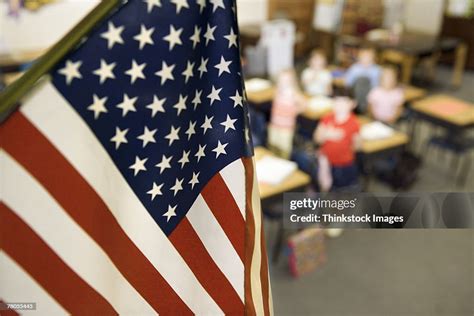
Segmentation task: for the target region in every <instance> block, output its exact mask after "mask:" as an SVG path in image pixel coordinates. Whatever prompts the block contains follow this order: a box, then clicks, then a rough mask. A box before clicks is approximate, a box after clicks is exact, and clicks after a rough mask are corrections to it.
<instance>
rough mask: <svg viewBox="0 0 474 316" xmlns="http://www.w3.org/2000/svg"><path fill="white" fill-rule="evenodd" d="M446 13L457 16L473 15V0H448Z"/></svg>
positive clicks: (467, 16)
mask: <svg viewBox="0 0 474 316" xmlns="http://www.w3.org/2000/svg"><path fill="white" fill-rule="evenodd" d="M446 15H448V16H451V17H459V18H472V17H474V0H448V5H447V6H446Z"/></svg>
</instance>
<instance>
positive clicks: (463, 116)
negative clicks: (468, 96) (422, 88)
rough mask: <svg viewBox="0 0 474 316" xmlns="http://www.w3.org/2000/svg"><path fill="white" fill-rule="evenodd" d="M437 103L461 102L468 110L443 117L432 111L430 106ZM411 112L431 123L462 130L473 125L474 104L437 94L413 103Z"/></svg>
mask: <svg viewBox="0 0 474 316" xmlns="http://www.w3.org/2000/svg"><path fill="white" fill-rule="evenodd" d="M439 102H446V103H449V102H461V103H464V104H466V105H468V106H469V109H467V110H466V111H462V112H459V113H455V114H452V115H445V114H443V113H439V112H437V111H434V110H433V108H432V106H433V105H434V104H438V103H439ZM412 110H413V111H415V112H416V113H417V114H418V116H422V117H423V118H426V119H428V120H430V118H431V121H432V122H433V123H437V122H441V123H445V124H442V125H446V124H449V125H452V126H453V127H458V128H464V127H469V126H472V125H474V103H469V102H466V101H463V100H460V99H457V98H454V97H451V96H448V95H444V94H438V95H433V96H430V97H427V98H424V99H421V100H419V101H416V102H414V103H413V106H412Z"/></svg>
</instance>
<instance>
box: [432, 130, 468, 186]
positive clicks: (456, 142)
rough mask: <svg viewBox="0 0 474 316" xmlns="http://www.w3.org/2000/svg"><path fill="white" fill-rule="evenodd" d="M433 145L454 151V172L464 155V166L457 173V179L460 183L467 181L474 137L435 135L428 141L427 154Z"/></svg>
mask: <svg viewBox="0 0 474 316" xmlns="http://www.w3.org/2000/svg"><path fill="white" fill-rule="evenodd" d="M431 147H438V148H439V149H442V150H445V151H450V152H452V153H453V160H452V165H451V166H452V167H453V168H454V174H455V175H456V172H457V170H458V165H459V159H460V157H461V156H464V166H463V168H461V170H460V173H459V174H458V175H457V181H458V184H459V185H464V184H465V183H466V179H467V175H468V174H469V169H470V167H471V157H470V156H469V152H470V151H471V150H472V149H474V139H470V138H465V137H453V136H452V135H450V134H447V135H442V136H433V137H431V139H430V140H429V141H428V143H427V148H426V151H425V154H426V155H427V154H428V151H429V149H430V148H431Z"/></svg>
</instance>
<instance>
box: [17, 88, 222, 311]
mask: <svg viewBox="0 0 474 316" xmlns="http://www.w3.org/2000/svg"><path fill="white" fill-rule="evenodd" d="M21 112H22V113H23V114H24V115H25V116H26V117H27V118H28V120H29V121H30V122H32V123H33V124H34V125H35V126H36V128H38V129H39V130H40V131H41V132H42V133H43V134H44V135H45V136H46V137H47V138H48V139H49V141H50V142H51V143H53V144H54V145H55V147H56V148H57V149H58V150H59V151H60V152H61V154H62V155H63V156H65V157H66V158H67V160H68V161H69V162H70V163H71V164H72V165H73V166H74V168H76V170H77V171H78V172H79V173H80V174H81V176H82V177H83V178H84V179H85V180H86V181H87V182H88V183H89V185H90V186H91V187H92V188H94V190H95V191H96V192H97V193H98V195H99V196H100V197H101V198H102V200H103V201H104V203H105V204H106V205H107V206H108V208H109V209H110V211H111V212H112V214H113V215H114V217H115V218H116V219H117V221H118V223H119V224H120V226H121V227H122V229H123V230H124V231H125V233H126V234H127V235H128V236H129V238H130V239H131V240H132V241H133V242H134V243H135V245H137V247H138V248H139V249H140V250H141V251H142V253H143V254H144V255H145V256H146V257H147V258H148V260H150V262H151V263H152V264H153V266H154V267H155V268H156V269H157V270H158V272H159V273H160V274H161V275H162V276H163V278H164V279H165V280H166V281H167V282H168V283H169V284H170V286H171V287H172V288H173V289H174V291H175V292H176V293H177V294H178V295H179V296H180V298H181V299H182V300H183V301H184V302H185V304H186V305H187V306H188V307H189V308H190V309H191V310H192V311H193V312H194V313H196V314H205V313H207V314H209V313H210V314H221V313H222V311H221V309H220V308H219V306H218V305H217V304H216V303H215V302H214V301H213V300H212V298H211V297H210V296H209V295H208V293H207V292H206V291H205V290H204V288H203V287H202V285H201V284H200V283H199V281H198V280H197V279H196V277H195V275H194V274H193V272H192V271H191V270H190V269H189V267H188V266H187V265H186V263H185V261H184V259H183V258H182V257H181V256H180V254H179V253H178V251H177V250H176V249H175V248H174V247H173V245H172V244H171V242H170V240H169V239H168V238H167V236H166V235H165V234H164V233H163V231H162V230H161V229H160V228H159V227H158V225H157V224H156V223H155V221H154V220H153V218H152V217H151V216H150V214H148V212H147V210H146V209H145V207H144V206H143V204H142V203H141V202H140V200H139V199H138V197H137V196H136V195H135V193H134V192H133V190H132V189H131V188H130V186H129V185H128V183H127V182H126V181H125V179H124V178H123V176H122V175H121V173H120V171H119V170H118V169H117V167H116V166H115V165H114V163H113V161H112V160H111V158H110V156H109V155H108V154H107V152H106V151H105V149H104V148H103V147H102V145H101V144H100V143H99V142H98V140H97V138H96V137H95V135H94V134H93V133H92V132H91V130H90V129H89V127H88V126H87V125H86V123H85V122H84V121H83V120H82V118H81V117H80V116H79V115H78V114H77V113H76V112H75V111H74V109H73V108H72V107H71V105H70V104H68V102H67V101H66V100H65V99H64V98H63V96H62V95H61V94H60V93H59V92H58V91H57V90H56V88H55V87H54V86H53V85H52V84H51V82H49V80H46V81H45V82H43V83H40V84H39V87H38V89H35V91H33V92H32V93H31V95H30V97H29V98H28V99H27V100H26V101H25V103H24V104H23V106H22V107H21ZM64 131H68V132H67V133H64ZM130 210H133V214H131V213H130Z"/></svg>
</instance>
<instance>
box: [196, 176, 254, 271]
mask: <svg viewBox="0 0 474 316" xmlns="http://www.w3.org/2000/svg"><path fill="white" fill-rule="evenodd" d="M201 195H202V197H203V198H204V200H205V201H206V204H207V205H208V206H209V209H210V210H211V211H212V214H214V217H215V218H216V219H217V222H219V225H220V226H221V227H222V229H223V230H224V232H225V234H226V235H227V238H229V240H230V242H231V243H232V245H233V246H234V249H235V251H236V252H237V254H238V255H239V257H240V259H241V260H242V262H243V261H244V253H245V220H244V218H243V216H242V213H240V210H239V206H238V205H237V203H236V202H235V200H234V196H233V195H232V193H231V192H230V191H229V188H228V187H227V185H226V183H225V181H224V179H222V176H221V175H220V174H219V173H217V174H216V175H215V176H214V177H212V179H211V180H210V181H209V182H208V183H207V184H206V186H205V187H204V189H203V190H202V192H201Z"/></svg>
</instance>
